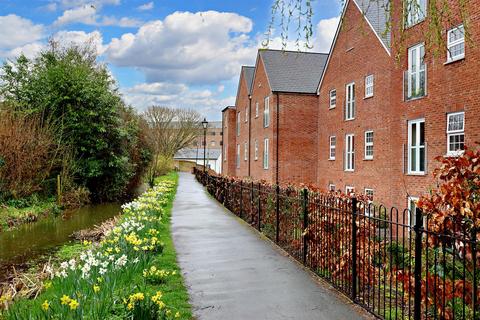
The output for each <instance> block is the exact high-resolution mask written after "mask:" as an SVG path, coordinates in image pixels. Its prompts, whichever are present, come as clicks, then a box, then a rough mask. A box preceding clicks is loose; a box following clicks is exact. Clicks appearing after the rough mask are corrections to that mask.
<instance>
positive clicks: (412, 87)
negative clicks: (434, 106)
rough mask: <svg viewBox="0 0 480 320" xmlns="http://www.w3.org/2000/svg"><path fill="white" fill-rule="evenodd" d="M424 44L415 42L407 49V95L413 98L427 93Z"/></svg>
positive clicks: (407, 97) (408, 97)
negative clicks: (415, 43)
mask: <svg viewBox="0 0 480 320" xmlns="http://www.w3.org/2000/svg"><path fill="white" fill-rule="evenodd" d="M424 58H425V45H424V44H423V43H420V44H417V45H415V46H413V47H410V48H409V49H408V70H407V74H406V77H407V92H406V94H407V96H406V99H407V100H409V99H415V98H420V97H423V96H425V95H426V94H427V79H426V65H425V60H424Z"/></svg>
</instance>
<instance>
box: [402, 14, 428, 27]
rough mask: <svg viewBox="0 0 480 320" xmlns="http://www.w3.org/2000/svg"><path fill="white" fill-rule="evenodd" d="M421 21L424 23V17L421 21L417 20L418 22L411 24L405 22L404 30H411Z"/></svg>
mask: <svg viewBox="0 0 480 320" xmlns="http://www.w3.org/2000/svg"><path fill="white" fill-rule="evenodd" d="M423 21H425V17H423V19H421V20H418V21H415V22H413V23H412V24H408V22H405V23H404V27H405V30H408V29H411V28H413V27H415V26H417V25H419V24H420V23H422V22H423Z"/></svg>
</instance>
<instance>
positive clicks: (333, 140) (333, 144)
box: [328, 136, 337, 160]
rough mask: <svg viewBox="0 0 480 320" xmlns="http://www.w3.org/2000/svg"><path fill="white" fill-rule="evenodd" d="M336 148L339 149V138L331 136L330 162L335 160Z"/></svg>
mask: <svg viewBox="0 0 480 320" xmlns="http://www.w3.org/2000/svg"><path fill="white" fill-rule="evenodd" d="M336 147H337V137H335V136H330V150H329V155H328V160H335V153H336V152H335V151H336V150H335V149H336Z"/></svg>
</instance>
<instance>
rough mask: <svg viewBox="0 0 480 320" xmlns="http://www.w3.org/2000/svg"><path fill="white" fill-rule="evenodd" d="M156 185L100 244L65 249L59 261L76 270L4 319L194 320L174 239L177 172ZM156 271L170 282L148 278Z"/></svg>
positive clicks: (62, 269)
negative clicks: (148, 275)
mask: <svg viewBox="0 0 480 320" xmlns="http://www.w3.org/2000/svg"><path fill="white" fill-rule="evenodd" d="M156 183H157V184H158V187H157V188H156V189H154V190H149V191H147V192H146V193H145V194H144V195H142V196H141V197H140V199H138V200H137V201H135V202H133V203H130V204H129V205H127V206H126V207H125V208H124V215H123V217H122V219H121V221H120V222H119V223H118V224H117V227H116V228H115V229H114V230H113V232H112V233H111V234H110V235H108V236H107V238H106V239H105V240H103V241H102V242H101V243H100V244H96V245H85V244H78V243H76V244H73V245H67V246H64V247H63V248H61V249H60V250H59V251H58V252H57V253H56V258H58V259H64V260H69V259H72V258H73V259H75V261H74V267H73V268H70V264H69V263H70V262H64V263H63V266H62V265H61V264H60V266H58V265H57V266H56V267H55V268H54V272H53V274H54V278H53V280H51V281H46V282H45V283H44V288H43V289H42V293H41V294H40V295H39V296H38V298H36V299H20V300H17V301H14V303H13V304H12V305H11V306H10V308H9V309H8V310H7V311H4V312H3V313H2V312H1V311H0V319H50V318H54V319H112V320H113V319H145V320H148V319H191V318H192V314H191V307H190V305H189V303H188V293H187V290H186V288H185V286H184V282H183V278H182V276H181V272H180V269H179V267H178V264H177V262H176V253H175V249H174V246H173V242H172V237H171V233H170V217H171V209H172V205H173V199H174V197H175V193H176V186H177V183H178V176H177V174H176V173H174V172H172V173H170V174H168V175H166V176H164V177H161V178H158V179H157V180H156ZM82 255H83V258H80V259H79V258H78V257H79V256H82ZM110 258H111V259H110ZM122 259H124V261H123V262H124V263H122V264H119V263H121V262H122ZM54 260H57V259H54ZM72 261H73V260H72ZM104 264H105V270H104V271H103V272H102V271H101V269H102V266H103V265H104ZM87 265H88V268H87V269H88V270H87V271H86V273H85V267H86V266H87ZM152 267H153V268H156V269H157V270H158V271H160V270H162V273H163V272H165V274H166V276H163V275H162V277H161V278H154V279H150V278H148V277H146V276H145V270H150V269H151V268H152ZM62 272H64V274H63V275H62ZM62 299H63V300H62ZM1 301H2V297H0V302H1Z"/></svg>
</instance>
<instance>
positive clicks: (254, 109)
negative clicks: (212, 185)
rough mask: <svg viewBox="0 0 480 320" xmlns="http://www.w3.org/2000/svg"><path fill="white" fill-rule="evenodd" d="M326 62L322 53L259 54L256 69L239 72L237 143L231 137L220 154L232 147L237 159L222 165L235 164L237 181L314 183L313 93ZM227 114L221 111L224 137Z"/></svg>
mask: <svg viewBox="0 0 480 320" xmlns="http://www.w3.org/2000/svg"><path fill="white" fill-rule="evenodd" d="M326 59H327V55H326V54H321V53H303V52H290V51H278V50H259V52H258V55H257V61H256V64H255V67H254V68H252V67H243V68H242V72H241V75H240V80H239V86H238V92H237V99H236V103H235V112H236V115H235V121H236V126H235V128H236V132H235V135H236V136H235V142H233V139H232V138H229V140H228V145H229V146H226V150H227V151H224V152H227V153H228V154H229V151H231V150H232V144H233V143H234V144H235V147H234V148H233V149H234V150H235V158H234V159H232V158H230V160H228V159H227V160H226V161H225V162H224V164H225V167H226V168H231V166H232V162H234V166H235V174H234V175H235V176H239V177H252V178H254V179H263V180H266V181H269V182H296V183H314V182H315V181H316V175H315V171H316V166H315V163H316V154H317V152H316V149H317V126H318V124H317V108H318V101H317V99H318V97H317V92H316V91H317V86H318V80H319V78H320V75H321V74H322V72H323V66H324V65H325V62H326ZM252 71H253V73H252ZM230 110H231V109H227V110H224V112H223V119H224V132H225V124H226V123H230V121H231V116H229V115H227V113H230V112H232V111H230ZM298 124H301V126H299V125H298ZM231 131H232V130H231V129H230V130H229V134H230V133H231ZM224 139H227V136H226V134H225V136H224ZM224 141H225V140H224ZM226 144H227V143H226ZM228 150H229V151H228ZM226 171H229V172H231V171H230V169H228V170H226ZM226 171H224V172H226ZM312 172H313V173H312Z"/></svg>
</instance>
